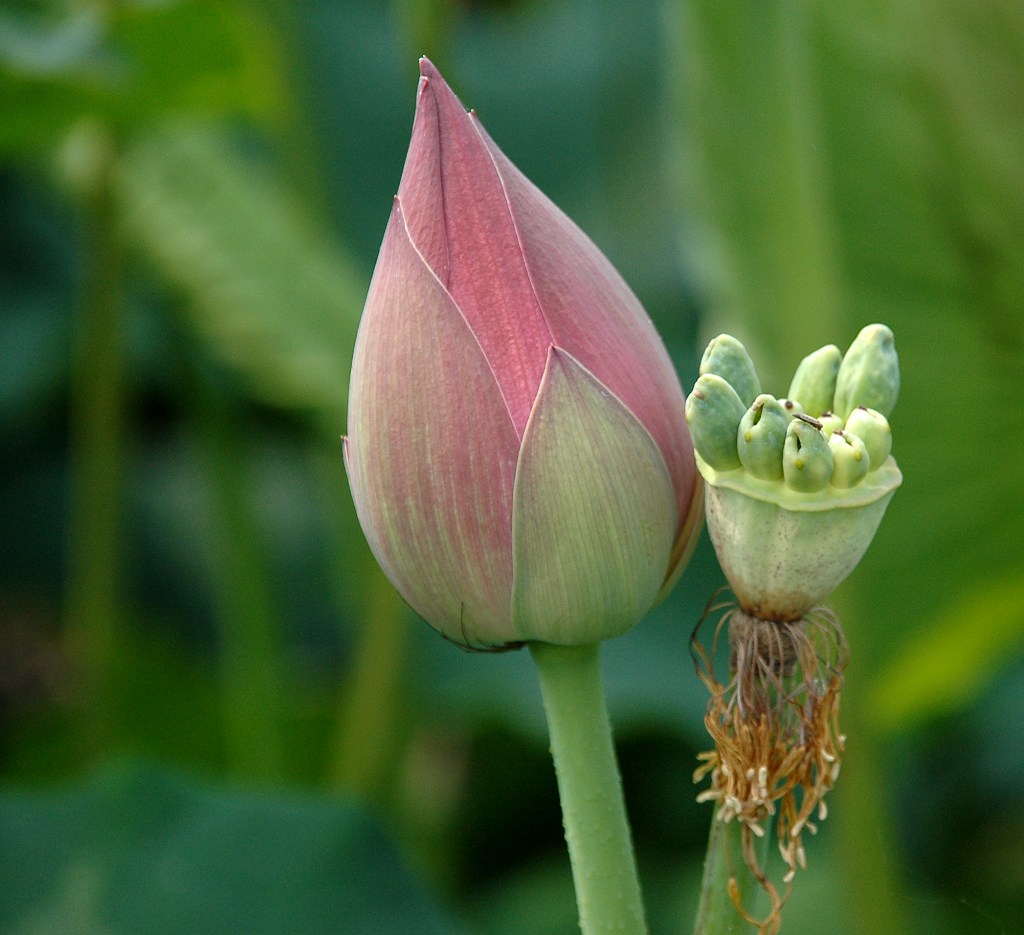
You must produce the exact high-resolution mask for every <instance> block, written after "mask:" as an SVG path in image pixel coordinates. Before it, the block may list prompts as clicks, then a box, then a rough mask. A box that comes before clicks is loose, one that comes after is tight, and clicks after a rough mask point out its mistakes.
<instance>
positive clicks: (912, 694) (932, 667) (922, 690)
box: [871, 574, 1024, 730]
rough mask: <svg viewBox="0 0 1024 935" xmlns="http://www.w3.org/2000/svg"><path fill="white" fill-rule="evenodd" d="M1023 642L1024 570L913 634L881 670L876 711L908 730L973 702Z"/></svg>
mask: <svg viewBox="0 0 1024 935" xmlns="http://www.w3.org/2000/svg"><path fill="white" fill-rule="evenodd" d="M1022 645H1024V575H1020V574H1015V575H1010V576H1008V577H1006V578H1003V579H999V580H994V581H988V582H985V583H984V584H982V585H981V586H976V587H975V588H974V589H973V590H971V591H970V592H968V593H967V594H965V595H964V596H963V597H962V598H960V599H959V600H957V601H956V602H955V603H954V604H953V605H952V606H950V607H948V608H947V609H945V610H944V611H942V612H941V613H939V614H938V615H936V617H935V618H934V619H933V620H931V621H930V622H928V623H926V624H925V625H924V626H922V627H921V628H920V629H919V630H918V631H917V632H916V633H915V635H914V636H912V637H910V638H909V639H907V640H906V641H905V643H904V645H903V646H902V647H901V648H900V650H899V651H898V652H897V653H896V654H895V655H893V657H892V658H891V659H890V660H889V661H888V663H887V665H886V667H885V668H884V669H883V670H882V671H881V672H880V673H879V674H878V676H877V678H876V681H875V685H874V691H873V693H872V697H871V706H872V713H873V715H874V717H875V719H876V720H877V722H878V724H879V725H880V726H881V727H882V728H884V729H887V730H896V729H899V730H905V729H907V728H910V727H913V726H915V725H916V724H917V723H918V722H919V721H921V720H924V719H925V718H929V717H936V716H940V715H943V714H949V713H952V712H953V711H955V710H957V709H958V708H960V707H963V706H966V705H967V704H969V703H970V702H971V701H972V700H973V699H974V698H975V697H977V696H978V695H979V694H980V693H981V692H982V691H983V690H984V689H985V687H986V686H987V685H988V684H989V682H990V681H991V680H992V678H993V677H994V676H995V675H996V673H997V672H998V671H999V670H1000V669H1001V668H1003V667H1004V666H1006V665H1009V663H1011V662H1013V661H1016V660H1018V659H1019V658H1020V648H1021V646H1022Z"/></svg>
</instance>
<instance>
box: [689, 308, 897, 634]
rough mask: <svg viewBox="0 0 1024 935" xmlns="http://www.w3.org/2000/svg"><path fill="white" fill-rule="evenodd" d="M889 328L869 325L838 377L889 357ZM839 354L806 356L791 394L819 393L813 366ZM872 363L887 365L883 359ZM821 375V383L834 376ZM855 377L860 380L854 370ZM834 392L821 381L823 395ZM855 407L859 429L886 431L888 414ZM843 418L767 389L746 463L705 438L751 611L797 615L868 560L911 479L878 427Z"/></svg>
mask: <svg viewBox="0 0 1024 935" xmlns="http://www.w3.org/2000/svg"><path fill="white" fill-rule="evenodd" d="M886 334H889V335H890V338H891V332H889V330H888V329H887V328H885V327H884V326H883V325H876V326H872V327H871V328H866V329H864V331H862V332H861V336H862V337H861V338H859V339H858V341H860V345H859V346H858V344H857V342H854V347H853V348H851V350H850V352H848V353H847V357H846V358H844V363H843V364H841V365H840V368H839V376H838V377H837V385H838V383H839V382H842V378H843V377H842V374H843V368H844V367H845V368H846V372H847V374H848V375H852V374H853V373H854V370H855V368H854V367H853V365H852V364H851V365H850V366H849V367H848V366H847V364H846V360H847V359H849V360H851V361H853V362H854V364H856V362H857V361H858V360H859V361H860V362H861V365H862V366H863V367H867V362H868V361H869V360H870V359H872V355H874V357H875V358H876V359H879V360H880V359H882V358H886V355H888V354H889V351H886V350H885V345H886V341H885V340H882V339H884V337H885V335H886ZM719 341H720V342H721V339H719ZM722 343H723V346H729V345H728V344H727V343H725V342H722ZM889 347H890V349H891V340H890V341H889ZM871 348H875V349H876V350H874V351H872V350H871ZM879 348H881V354H879V353H878V349H879ZM894 353H895V352H893V353H892V357H891V360H892V362H893V364H895V356H894ZM830 359H831V360H832V361H833V362H834V360H835V354H834V353H833V352H831V351H829V350H828V349H827V348H825V349H823V350H821V351H818V352H816V353H815V354H811V355H809V357H807V358H805V361H804V364H801V367H803V368H804V370H803V374H802V375H801V377H800V379H799V380H797V379H795V378H794V380H793V385H791V387H790V391H791V395H793V396H794V397H795V398H797V399H799V400H800V401H801V402H803V403H807V400H808V398H810V399H815V392H816V390H815V388H814V385H813V383H814V381H813V380H811V379H810V375H811V374H813V372H814V370H815V368H820V371H821V372H827V370H828V367H826V366H825V364H827V363H828V361H829V360H830ZM816 360H817V363H815V361H816ZM807 361H811V364H808V363H807ZM822 361H824V363H822ZM812 364H813V366H812ZM883 369H884V368H883ZM872 372H876V373H877V372H880V371H879V368H878V367H874V368H873V370H872ZM817 379H818V380H819V390H820V385H821V384H827V382H828V378H827V376H825V377H820V376H819V377H818V378H817ZM704 380H705V377H701V378H700V380H699V381H698V385H706V384H701V381H704ZM897 383H898V376H897V377H895V378H892V377H890V378H889V385H890V386H893V385H896V384H897ZM849 385H851V386H852V385H854V381H852V378H851V379H850V381H849ZM797 392H798V393H799V394H800V395H799V396H797V395H796V393H797ZM857 392H861V393H862V392H864V390H862V389H861V390H857ZM804 394H809V395H808V396H805V395H804ZM836 394H837V397H838V394H839V390H838V389H837V391H836ZM825 395H826V393H825V391H824V390H820V392H819V395H818V396H817V398H816V400H815V405H817V403H818V402H820V400H821V399H823V398H824V396H825ZM691 408H692V404H691ZM796 408H797V407H796V405H795V404H794V409H796ZM855 415H856V417H855V418H854V416H851V420H852V425H856V426H857V428H858V430H859V431H864V432H865V433H866V434H867V435H869V436H870V435H872V433H874V435H875V436H878V437H879V438H884V437H886V436H885V432H884V430H883V423H884V425H885V426H886V427H887V425H888V423H885V422H884V417H882V416H881V415H880V414H878V413H874V414H871V413H870V411H869V410H862V409H857V410H856V414H855ZM879 420H881V421H879ZM723 421H724V420H723ZM695 424H696V423H695ZM841 428H842V421H841V419H840V417H839V414H838V413H837V414H835V415H833V414H832V413H827V414H824V415H823V417H822V419H821V420H820V421H819V420H817V419H815V418H813V417H811V416H808V415H806V414H804V413H802V412H799V411H797V412H795V413H794V414H791V413H788V412H787V410H786V407H785V405H784V404H783V403H780V402H779V401H778V400H777V399H775V398H774V397H772V396H770V395H768V394H761V395H759V396H758V397H757V398H756V400H755V401H754V404H753V405H752V406H751V407H750V408H749V409H748V410H747V411H746V412H745V413H744V414H743V417H742V418H741V420H740V425H739V430H738V432H737V448H736V450H737V454H738V456H739V459H740V468H739V469H736V468H726V469H721V468H717V467H716V466H715V465H713V464H711V463H710V462H709V461H708V460H707V459H706V458H705V457H704V451H705V449H706V450H709V451H710V450H715V451H717V450H718V449H717V448H716V449H712V448H711V447H710V446H704V447H703V448H702V445H700V444H698V445H697V451H696V460H697V467H698V468H699V470H700V472H701V474H702V475H703V477H704V480H705V482H706V486H705V510H706V514H707V526H708V532H709V533H710V536H711V541H712V543H713V545H714V547H715V552H716V553H717V555H718V560H719V562H720V564H721V566H722V570H723V571H724V572H725V575H726V578H727V579H728V581H729V584H730V586H731V588H732V590H733V592H734V593H735V595H736V598H737V600H738V601H739V604H740V607H741V608H742V610H743V612H744V613H745V614H747V615H748V616H750V617H754V618H758V619H761V620H774V621H795V620H799V619H801V618H802V617H803V615H804V614H806V613H808V612H809V611H810V610H811V608H812V607H814V606H815V605H816V604H818V603H820V602H821V601H823V600H825V599H826V598H827V597H828V595H829V594H831V592H832V591H833V590H834V589H835V588H836V587H837V586H838V585H839V584H840V582H841V581H842V580H843V579H844V578H845V577H846V576H847V575H848V574H849V573H850V572H851V571H852V570H853V568H854V567H855V566H856V564H857V562H858V561H860V558H861V556H862V555H863V554H864V551H865V549H867V547H868V545H869V544H870V542H871V538H872V536H874V533H875V530H876V529H877V528H878V524H879V523H880V522H881V519H882V516H883V514H884V513H885V508H886V506H887V505H888V503H889V500H890V499H891V497H892V494H893V492H894V491H895V489H896V488H897V487H898V486H899V484H900V483H901V481H902V475H901V474H900V470H899V468H898V467H897V466H896V462H895V461H894V460H893V459H892V457H890V456H889V455H888V448H887V447H886V446H885V445H884V444H880V443H879V442H878V440H877V439H876V438H874V437H873V440H872V441H871V442H868V441H867V440H866V439H864V438H863V437H862V436H860V434H859V431H858V432H856V433H855V432H853V429H852V427H851V428H848V430H845V431H844V432H843V434H842V435H840V436H838V438H836V437H835V434H834V432H835V430H836V429H841ZM826 432H827V433H828V434H826ZM695 434H698V433H697V431H696V430H695ZM830 436H831V437H830ZM840 445H841V446H842V447H838V446H840ZM873 450H875V453H877V454H878V455H879V457H880V460H879V461H878V462H876V461H875V458H874V455H873V454H872V451H873ZM720 463H723V462H721V461H720ZM724 463H728V464H731V461H728V460H727V459H726V460H725V461H724ZM830 481H831V482H830Z"/></svg>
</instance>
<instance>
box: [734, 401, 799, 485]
mask: <svg viewBox="0 0 1024 935" xmlns="http://www.w3.org/2000/svg"><path fill="white" fill-rule="evenodd" d="M788 426H789V416H788V415H787V414H786V410H785V409H783V408H782V404H781V403H780V402H779V401H778V400H777V399H776V398H775V397H774V396H769V395H768V394H767V393H762V394H761V395H760V396H758V397H757V399H755V400H754V405H752V406H751V407H750V408H749V409H748V410H747V411H746V412H745V413H744V414H743V418H742V419H741V420H740V428H739V432H738V433H737V436H736V447H737V450H738V451H739V456H740V461H741V462H742V463H743V467H744V468H746V470H747V471H748V472H750V473H751V474H752V475H753V476H754V477H760V478H762V479H763V480H778V479H779V478H781V477H782V447H783V445H784V444H785V442H786V429H787V428H788Z"/></svg>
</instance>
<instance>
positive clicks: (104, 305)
mask: <svg viewBox="0 0 1024 935" xmlns="http://www.w3.org/2000/svg"><path fill="white" fill-rule="evenodd" d="M75 146H76V147H77V150H76V153H77V156H78V157H79V158H80V159H81V163H80V165H79V166H78V168H79V169H81V170H82V171H81V172H79V173H78V174H77V176H76V178H74V179H73V181H74V182H75V183H76V187H77V189H78V193H79V194H80V196H81V218H82V221H81V226H82V254H83V274H82V289H81V294H80V301H79V314H78V327H77V333H76V335H75V346H74V351H73V353H74V358H73V361H72V373H71V399H70V412H69V421H70V426H69V436H70V445H71V456H70V460H71V469H70V470H71V502H70V516H69V521H68V578H67V586H66V587H67V590H66V594H65V601H66V604H65V609H66V626H67V638H68V641H69V646H70V648H71V652H72V653H73V654H74V655H75V657H76V658H77V659H78V662H79V665H81V667H82V669H83V672H84V677H85V680H86V683H87V685H88V691H89V692H90V696H91V697H90V699H89V701H90V704H89V706H88V709H87V713H86V714H85V716H84V717H83V718H82V720H81V725H82V729H83V737H82V743H83V748H84V752H87V753H88V752H93V751H95V750H97V749H103V748H104V747H107V746H109V745H110V744H111V743H112V742H114V741H115V740H116V739H117V738H118V735H119V732H120V729H121V726H122V724H121V711H120V710H119V699H118V695H119V690H118V687H117V678H116V673H117V671H118V661H119V659H120V658H122V657H123V656H127V655H128V654H127V653H121V651H120V649H121V646H122V644H123V643H124V639H125V638H124V634H123V627H124V625H125V622H124V608H123V605H122V595H121V587H122V561H123V554H122V540H123V534H124V529H123V516H122V500H121V494H122V473H123V460H124V395H125V391H124V384H125V379H124V359H123V350H124V349H123V344H124V319H123V311H122V303H123V285H124V266H123V255H122V254H123V250H122V243H121V237H120V232H119V230H118V225H117V217H116V210H115V203H114V202H115V199H114V191H113V184H112V177H113V173H114V170H115V165H116V161H117V146H116V143H115V141H114V139H113V138H112V137H111V135H110V134H109V133H108V132H106V130H105V129H104V128H100V127H89V128H83V130H82V132H81V133H80V134H79V136H78V138H77V139H76V140H75Z"/></svg>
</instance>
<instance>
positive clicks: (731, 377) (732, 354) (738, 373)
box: [700, 334, 761, 406]
mask: <svg viewBox="0 0 1024 935" xmlns="http://www.w3.org/2000/svg"><path fill="white" fill-rule="evenodd" d="M700 373H701V374H705V373H716V374H718V376H720V377H721V378H722V379H723V380H725V381H726V383H728V384H729V385H730V386H732V388H733V389H734V390H735V391H736V395H737V396H739V398H740V399H741V400H742V401H743V405H744V406H749V405H750V404H751V403H752V402H753V401H754V399H755V397H756V396H757V394H758V393H760V392H761V382H760V380H758V379H757V371H755V370H754V362H753V361H752V360H751V359H750V355H749V354H748V353H747V349H746V348H745V347H744V346H743V345H742V344H741V343H740V342H739V341H737V340H736V338H734V337H733V336H732V335H731V334H720V335H719V336H718V337H717V338H715V339H714V340H713V341H712V342H711V343H710V344H709V345H708V346H707V349H706V350H705V351H704V356H703V357H702V358H701V361H700Z"/></svg>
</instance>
